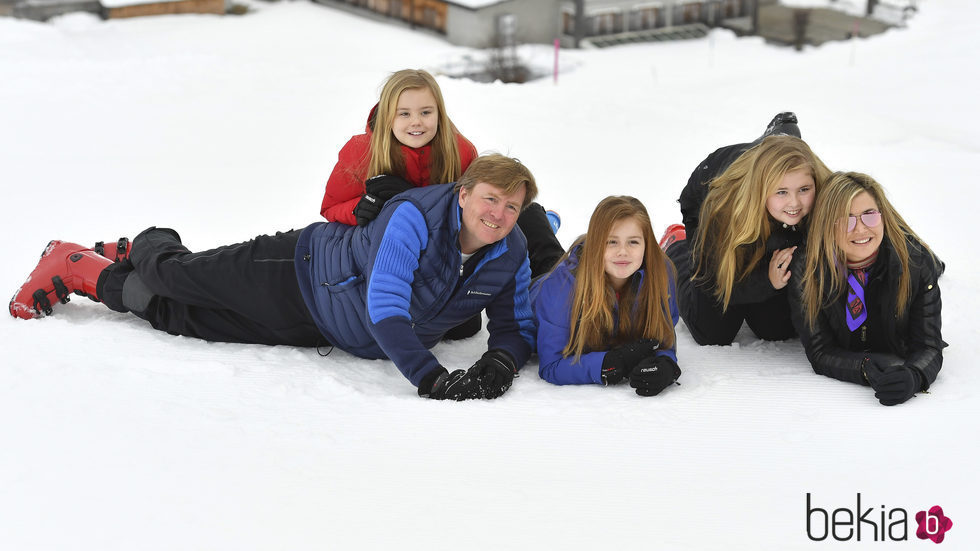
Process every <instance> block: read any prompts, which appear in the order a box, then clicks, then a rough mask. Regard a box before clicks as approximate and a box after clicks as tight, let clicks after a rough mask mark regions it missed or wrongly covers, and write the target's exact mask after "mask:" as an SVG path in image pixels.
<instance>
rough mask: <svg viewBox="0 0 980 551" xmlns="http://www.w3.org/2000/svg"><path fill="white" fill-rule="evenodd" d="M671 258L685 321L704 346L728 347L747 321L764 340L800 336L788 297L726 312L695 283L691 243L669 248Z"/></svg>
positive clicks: (706, 290)
mask: <svg viewBox="0 0 980 551" xmlns="http://www.w3.org/2000/svg"><path fill="white" fill-rule="evenodd" d="M667 256H668V257H670V259H671V260H672V261H673V262H674V266H675V267H676V268H677V303H678V308H679V309H680V313H681V318H682V319H683V320H684V325H686V326H687V328H688V330H689V331H690V332H691V336H692V337H694V341H695V342H697V343H698V344H700V345H712V344H720V345H728V344H732V341H734V340H735V335H737V334H738V331H739V329H741V328H742V322H743V321H744V322H745V323H747V324H748V325H749V328H750V329H751V330H752V332H753V333H755V335H756V336H757V337H759V338H760V339H764V340H767V341H781V340H785V339H789V338H792V337H795V336H796V331H795V330H794V329H793V322H792V319H791V318H790V309H789V302H788V299H787V293H779V294H778V295H776V296H774V297H772V298H770V299H768V300H766V301H763V302H757V303H750V304H729V305H728V310H727V311H723V310H722V307H721V304H720V303H719V302H718V299H716V298H715V296H714V294H713V293H712V292H711V290H710V289H705V288H704V287H702V286H700V285H698V284H697V283H695V282H693V281H691V276H692V275H693V272H694V269H693V262H694V261H693V258H692V257H691V246H690V241H689V240H683V241H677V242H675V243H674V244H672V245H671V246H670V247H668V248H667Z"/></svg>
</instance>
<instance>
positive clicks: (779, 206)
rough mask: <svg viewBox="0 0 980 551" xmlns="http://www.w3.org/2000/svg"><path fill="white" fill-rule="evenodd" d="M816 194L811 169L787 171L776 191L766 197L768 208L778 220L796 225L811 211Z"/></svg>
mask: <svg viewBox="0 0 980 551" xmlns="http://www.w3.org/2000/svg"><path fill="white" fill-rule="evenodd" d="M814 196H815V194H814V184H813V176H811V175H810V171H809V170H806V169H800V170H794V171H792V172H787V173H786V174H784V175H783V179H782V180H781V181H780V182H779V185H778V186H776V191H774V192H773V193H772V194H771V195H770V196H769V197H768V198H767V199H766V210H768V211H769V215H770V216H772V217H773V218H775V219H776V221H778V222H782V223H783V224H786V225H789V226H795V225H797V224H799V223H800V222H801V221H802V220H803V217H804V216H806V215H807V214H809V213H810V208H812V207H813V199H814Z"/></svg>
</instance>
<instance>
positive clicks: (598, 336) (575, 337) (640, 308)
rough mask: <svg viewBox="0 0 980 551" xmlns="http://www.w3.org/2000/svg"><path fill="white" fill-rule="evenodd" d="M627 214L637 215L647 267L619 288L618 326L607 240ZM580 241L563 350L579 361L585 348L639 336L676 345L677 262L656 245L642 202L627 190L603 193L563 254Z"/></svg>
mask: <svg viewBox="0 0 980 551" xmlns="http://www.w3.org/2000/svg"><path fill="white" fill-rule="evenodd" d="M627 218H633V219H634V220H636V222H637V223H638V224H639V226H640V228H641V230H642V232H643V242H644V247H645V250H644V254H643V265H642V269H643V270H644V271H645V272H646V273H645V276H644V277H643V278H642V279H641V280H640V281H639V282H638V283H634V282H631V283H629V284H628V285H626V286H625V287H624V288H623V290H622V292H621V293H620V296H619V302H618V304H619V320H618V324H619V325H618V327H617V326H616V314H615V312H614V308H613V306H614V304H616V293H615V291H614V290H613V288H612V285H610V284H609V279H608V276H607V275H606V269H605V253H606V241H607V239H608V238H609V234H610V232H612V228H613V226H614V225H615V224H616V223H617V222H619V221H620V220H624V219H627ZM579 246H581V249H580V251H579V253H578V266H577V267H575V268H574V272H575V292H574V295H573V298H572V308H571V319H572V323H573V327H572V330H571V332H570V333H569V336H568V343H567V344H566V345H565V349H564V350H563V351H562V355H563V356H565V357H568V356H571V355H573V354H574V356H575V359H576V361H578V359H579V358H580V357H581V356H582V353H584V352H588V351H596V350H608V349H609V348H611V346H614V345H617V344H622V343H625V342H629V341H633V340H636V339H640V338H651V339H657V340H658V341H660V343H661V346H663V347H665V348H669V347H671V346H673V345H674V323H673V320H672V319H671V317H670V276H671V274H672V273H673V270H674V265H673V264H672V263H671V262H670V260H669V259H668V258H667V256H666V255H665V254H664V253H663V251H661V250H660V247H659V246H658V245H657V240H656V238H655V237H654V235H653V228H652V227H651V225H650V215H649V214H648V213H647V209H646V207H644V206H643V203H641V202H640V201H639V200H637V199H636V198H634V197H627V196H610V197H606V198H605V199H603V200H602V201H601V202H600V203H599V205H598V206H596V208H595V211H594V212H593V213H592V218H591V219H590V220H589V229H588V233H586V234H585V235H584V236H582V237H580V238H579V239H578V240H577V241H576V242H575V243H574V244H573V245H572V248H571V249H569V253H566V254H565V256H564V257H563V258H562V260H565V259H566V258H568V255H569V254H571V251H573V250H575V249H576V248H577V247H579ZM560 262H561V261H559V263H560ZM668 270H670V271H671V274H668ZM634 281H635V280H634ZM614 331H615V334H614V333H613V332H614Z"/></svg>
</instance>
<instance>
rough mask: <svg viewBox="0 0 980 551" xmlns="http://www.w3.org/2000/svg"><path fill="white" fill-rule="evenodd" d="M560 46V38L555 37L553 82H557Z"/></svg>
mask: <svg viewBox="0 0 980 551" xmlns="http://www.w3.org/2000/svg"><path fill="white" fill-rule="evenodd" d="M560 48H561V40H560V39H558V38H556V39H555V70H554V74H555V77H554V78H555V84H558V50H559V49H560Z"/></svg>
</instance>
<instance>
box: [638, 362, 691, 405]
mask: <svg viewBox="0 0 980 551" xmlns="http://www.w3.org/2000/svg"><path fill="white" fill-rule="evenodd" d="M680 376H681V368H679V367H677V362H675V361H674V360H672V359H671V358H670V357H669V356H657V357H655V358H645V359H643V360H642V361H641V362H640V363H639V364H638V365H637V366H636V368H635V369H634V370H633V373H631V374H630V386H631V387H633V388H635V389H636V393H637V394H639V395H640V396H656V395H657V394H660V391H662V390H663V389H665V388H667V387H669V386H670V385H671V384H672V383H673V382H674V381H676V380H677V379H678V378H679V377H680Z"/></svg>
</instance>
